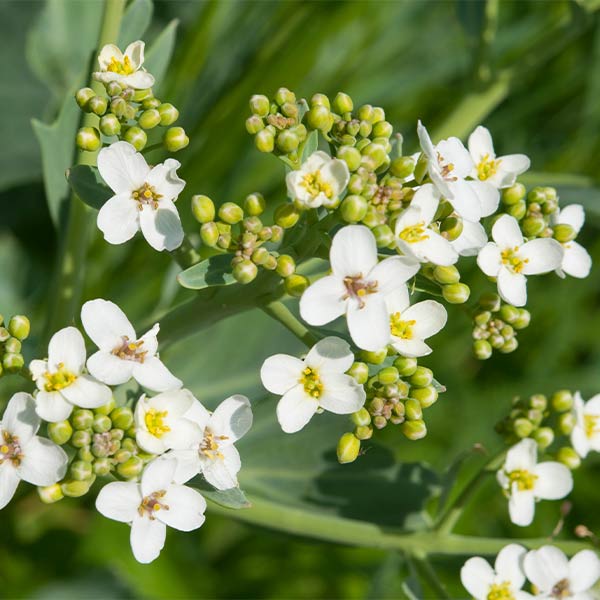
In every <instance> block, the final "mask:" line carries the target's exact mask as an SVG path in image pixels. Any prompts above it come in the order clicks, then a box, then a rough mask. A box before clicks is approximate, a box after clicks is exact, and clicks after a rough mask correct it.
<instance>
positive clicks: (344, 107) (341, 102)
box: [333, 92, 354, 115]
mask: <svg viewBox="0 0 600 600" xmlns="http://www.w3.org/2000/svg"><path fill="white" fill-rule="evenodd" d="M353 109H354V102H352V98H350V96H348V94H344V92H338V93H337V94H336V96H335V98H334V99H333V110H335V112H336V113H338V114H340V115H343V114H344V113H349V112H352V110H353Z"/></svg>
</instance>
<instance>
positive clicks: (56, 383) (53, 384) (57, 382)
mask: <svg viewBox="0 0 600 600" xmlns="http://www.w3.org/2000/svg"><path fill="white" fill-rule="evenodd" d="M57 367H58V368H57V370H56V371H55V372H54V373H50V372H49V371H46V372H45V373H44V379H45V380H46V383H45V384H44V389H45V390H46V391H47V392H58V391H59V390H62V389H64V388H66V387H68V386H70V385H71V384H72V383H73V382H74V381H75V380H76V379H77V375H75V373H71V371H69V370H68V369H65V365H64V363H59V364H58V365H57Z"/></svg>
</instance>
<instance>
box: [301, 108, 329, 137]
mask: <svg viewBox="0 0 600 600" xmlns="http://www.w3.org/2000/svg"><path fill="white" fill-rule="evenodd" d="M306 123H307V125H308V126H309V127H310V128H311V129H318V130H320V131H324V132H327V131H329V130H330V129H331V124H332V121H331V112H330V111H329V108H327V107H326V106H323V105H321V104H316V105H314V106H313V107H312V108H311V109H310V110H309V111H308V112H307V113H306Z"/></svg>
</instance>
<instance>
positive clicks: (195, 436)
mask: <svg viewBox="0 0 600 600" xmlns="http://www.w3.org/2000/svg"><path fill="white" fill-rule="evenodd" d="M169 427H170V429H171V431H168V432H167V433H165V434H163V436H162V437H161V438H160V439H161V441H162V442H163V444H164V445H165V447H166V448H172V449H174V450H187V449H188V448H191V447H193V446H195V445H197V444H199V443H200V441H201V440H202V435H203V432H202V430H201V429H200V427H198V425H197V424H196V423H194V422H192V421H188V420H187V419H183V418H180V419H177V420H176V421H174V422H172V423H171V424H170V425H169Z"/></svg>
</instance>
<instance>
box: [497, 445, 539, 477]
mask: <svg viewBox="0 0 600 600" xmlns="http://www.w3.org/2000/svg"><path fill="white" fill-rule="evenodd" d="M536 463H537V444H536V443H535V441H534V440H532V439H531V438H525V439H524V440H521V441H520V442H519V443H518V444H515V445H514V446H512V448H510V450H509V451H508V452H507V453H506V461H505V462H504V470H505V471H507V472H509V473H510V472H511V471H533V469H534V468H535V466H536Z"/></svg>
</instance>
